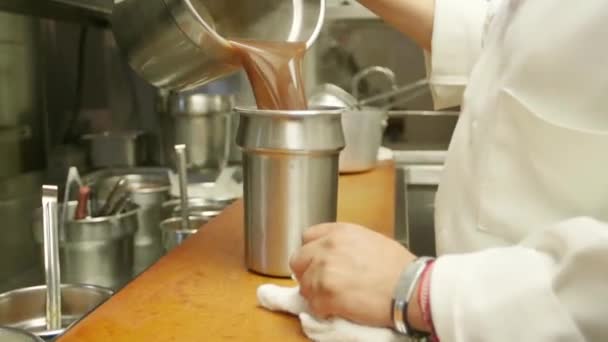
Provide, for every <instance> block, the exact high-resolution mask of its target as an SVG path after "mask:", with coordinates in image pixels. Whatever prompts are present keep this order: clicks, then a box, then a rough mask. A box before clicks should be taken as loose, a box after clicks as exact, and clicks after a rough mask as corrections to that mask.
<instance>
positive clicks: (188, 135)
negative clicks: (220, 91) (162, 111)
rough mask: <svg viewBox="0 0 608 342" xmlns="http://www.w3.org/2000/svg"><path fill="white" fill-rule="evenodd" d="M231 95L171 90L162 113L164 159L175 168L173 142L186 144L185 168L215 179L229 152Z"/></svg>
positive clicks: (232, 100) (232, 102)
mask: <svg viewBox="0 0 608 342" xmlns="http://www.w3.org/2000/svg"><path fill="white" fill-rule="evenodd" d="M233 106H234V97H233V96H229V95H207V94H189V95H185V94H184V95H180V94H173V95H172V96H171V97H170V98H169V101H168V109H167V111H168V115H164V116H163V125H162V132H163V146H164V149H163V151H164V155H165V159H166V160H168V161H169V165H171V166H172V167H173V168H176V164H175V153H174V152H173V147H174V146H175V145H179V144H184V145H186V146H187V149H186V153H187V157H188V158H187V159H188V168H189V169H191V170H192V169H194V170H198V171H201V172H203V173H208V174H210V178H211V179H215V177H217V175H218V174H219V172H220V171H221V169H223V168H224V167H225V166H226V164H227V163H228V157H229V155H230V142H231V140H232V138H231V135H230V118H231V113H232V109H233Z"/></svg>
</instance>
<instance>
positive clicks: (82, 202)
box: [74, 186, 91, 220]
mask: <svg viewBox="0 0 608 342" xmlns="http://www.w3.org/2000/svg"><path fill="white" fill-rule="evenodd" d="M90 197H91V188H90V187H88V186H81V187H80V189H79V191H78V205H77V206H76V212H75V213H74V220H82V219H84V218H86V217H87V216H89V200H90Z"/></svg>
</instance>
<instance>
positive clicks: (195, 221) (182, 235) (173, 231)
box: [160, 216, 210, 252]
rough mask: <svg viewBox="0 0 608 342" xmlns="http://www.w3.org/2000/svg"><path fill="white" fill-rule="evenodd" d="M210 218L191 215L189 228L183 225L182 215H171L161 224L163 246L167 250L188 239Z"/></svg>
mask: <svg viewBox="0 0 608 342" xmlns="http://www.w3.org/2000/svg"><path fill="white" fill-rule="evenodd" d="M209 220H210V219H209V218H206V217H202V216H190V217H189V220H188V225H189V227H188V229H184V228H183V227H182V218H181V217H171V218H168V219H166V220H164V221H163V222H161V224H160V229H161V231H162V234H163V247H164V249H165V251H166V252H169V251H170V250H172V249H173V248H175V247H177V246H179V245H181V244H182V243H183V242H184V241H186V239H188V238H189V237H191V236H192V235H194V234H196V233H197V232H198V230H199V229H200V228H201V227H202V226H203V225H204V224H205V223H207V222H209Z"/></svg>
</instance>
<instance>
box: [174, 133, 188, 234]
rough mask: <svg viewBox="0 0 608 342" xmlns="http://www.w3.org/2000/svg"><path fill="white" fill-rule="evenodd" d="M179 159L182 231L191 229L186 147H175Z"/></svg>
mask: <svg viewBox="0 0 608 342" xmlns="http://www.w3.org/2000/svg"><path fill="white" fill-rule="evenodd" d="M175 156H176V159H177V176H178V180H179V196H180V199H181V209H182V210H181V216H182V229H188V228H189V227H190V222H189V220H190V218H189V209H188V169H187V168H188V164H187V162H186V145H175Z"/></svg>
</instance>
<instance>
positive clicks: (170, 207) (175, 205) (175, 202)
mask: <svg viewBox="0 0 608 342" xmlns="http://www.w3.org/2000/svg"><path fill="white" fill-rule="evenodd" d="M181 201H182V200H181V198H174V199H170V200H168V201H166V202H165V203H163V205H162V209H161V220H165V219H168V218H171V217H181V208H180V206H181ZM209 204H210V203H209V201H207V200H205V199H203V198H197V197H194V198H192V197H191V198H188V208H197V207H202V206H206V205H209Z"/></svg>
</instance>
